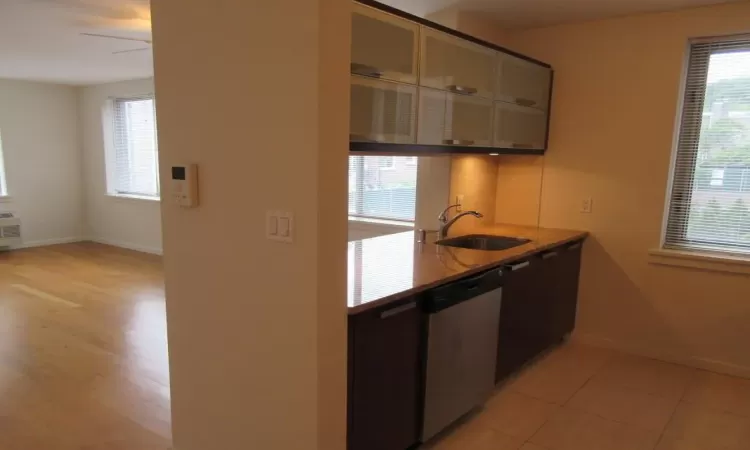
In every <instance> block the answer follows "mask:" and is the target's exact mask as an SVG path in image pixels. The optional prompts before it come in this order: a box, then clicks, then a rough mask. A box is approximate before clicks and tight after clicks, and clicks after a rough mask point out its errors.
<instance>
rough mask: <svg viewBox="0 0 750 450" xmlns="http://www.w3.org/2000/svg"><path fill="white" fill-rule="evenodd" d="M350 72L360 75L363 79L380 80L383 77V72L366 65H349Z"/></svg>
mask: <svg viewBox="0 0 750 450" xmlns="http://www.w3.org/2000/svg"><path fill="white" fill-rule="evenodd" d="M349 67H350V69H351V72H352V73H353V74H355V75H362V76H365V77H372V78H380V77H382V76H383V71H382V70H380V69H378V68H377V67H374V66H368V65H367V64H360V63H351V64H350V65H349Z"/></svg>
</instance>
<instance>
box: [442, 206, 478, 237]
mask: <svg viewBox="0 0 750 450" xmlns="http://www.w3.org/2000/svg"><path fill="white" fill-rule="evenodd" d="M460 206H461V205H460V204H456V205H451V206H449V207H447V208H445V210H444V211H443V212H441V213H440V215H439V216H438V222H440V229H439V230H438V239H445V238H446V236H447V235H448V230H450V228H451V227H452V226H453V224H454V223H456V222H457V221H458V220H459V219H460V218H462V217H465V216H474V217H476V218H477V219H481V218H482V217H484V215H482V213H480V212H478V211H464V212H462V213H459V214H456V215H455V216H454V217H453V218H452V219H450V220H448V211H450V210H451V209H452V208H458V207H460Z"/></svg>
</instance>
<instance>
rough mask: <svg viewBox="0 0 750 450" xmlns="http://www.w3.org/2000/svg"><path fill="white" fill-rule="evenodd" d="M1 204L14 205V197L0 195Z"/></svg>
mask: <svg viewBox="0 0 750 450" xmlns="http://www.w3.org/2000/svg"><path fill="white" fill-rule="evenodd" d="M0 203H13V197H11V196H10V195H0Z"/></svg>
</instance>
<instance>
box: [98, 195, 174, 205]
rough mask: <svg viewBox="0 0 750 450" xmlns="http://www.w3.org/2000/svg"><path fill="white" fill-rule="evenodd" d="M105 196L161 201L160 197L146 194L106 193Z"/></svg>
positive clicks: (153, 201)
mask: <svg viewBox="0 0 750 450" xmlns="http://www.w3.org/2000/svg"><path fill="white" fill-rule="evenodd" d="M107 197H111V198H116V199H121V200H136V201H145V202H152V203H159V202H161V198H160V197H150V196H147V195H132V194H107Z"/></svg>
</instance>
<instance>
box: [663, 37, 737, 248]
mask: <svg viewBox="0 0 750 450" xmlns="http://www.w3.org/2000/svg"><path fill="white" fill-rule="evenodd" d="M677 145H678V147H677V154H676V160H675V164H674V174H673V182H672V190H671V201H670V206H669V217H668V219H667V230H666V236H665V247H666V248H674V249H682V250H685V249H689V250H709V251H719V252H729V253H743V254H750V36H745V37H741V38H740V37H734V38H731V39H729V38H724V39H720V40H717V39H712V40H700V41H694V42H693V43H692V44H691V47H690V58H689V66H688V71H687V80H686V82H685V93H684V99H683V110H682V120H681V126H680V131H679V140H678V144H677Z"/></svg>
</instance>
